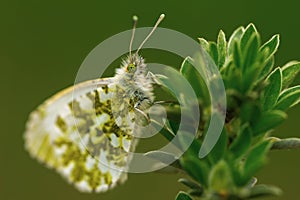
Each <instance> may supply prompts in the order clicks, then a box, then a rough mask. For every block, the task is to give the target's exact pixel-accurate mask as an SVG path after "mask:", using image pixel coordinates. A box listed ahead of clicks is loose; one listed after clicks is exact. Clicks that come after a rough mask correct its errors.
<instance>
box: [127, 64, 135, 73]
mask: <svg viewBox="0 0 300 200" xmlns="http://www.w3.org/2000/svg"><path fill="white" fill-rule="evenodd" d="M135 69H136V66H135V65H134V64H132V63H131V64H129V65H128V66H127V71H128V72H133V71H134V70H135Z"/></svg>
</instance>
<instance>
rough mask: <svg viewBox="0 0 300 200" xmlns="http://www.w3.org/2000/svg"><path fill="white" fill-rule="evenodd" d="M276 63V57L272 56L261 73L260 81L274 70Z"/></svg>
mask: <svg viewBox="0 0 300 200" xmlns="http://www.w3.org/2000/svg"><path fill="white" fill-rule="evenodd" d="M274 63H275V59H274V56H271V57H270V58H268V59H267V60H266V61H265V64H264V66H263V68H262V70H261V72H260V75H259V81H260V80H262V79H264V78H265V77H266V76H267V75H268V74H269V73H270V72H271V71H272V69H273V67H274Z"/></svg>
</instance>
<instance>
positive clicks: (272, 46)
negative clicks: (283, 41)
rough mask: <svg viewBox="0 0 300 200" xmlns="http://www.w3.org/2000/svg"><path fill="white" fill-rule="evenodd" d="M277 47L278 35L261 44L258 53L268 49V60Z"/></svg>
mask: <svg viewBox="0 0 300 200" xmlns="http://www.w3.org/2000/svg"><path fill="white" fill-rule="evenodd" d="M278 47H279V35H274V36H273V37H272V38H271V39H270V40H269V41H267V42H266V43H265V44H263V45H262V46H261V48H260V51H264V50H265V49H267V48H268V49H269V51H268V52H269V55H268V58H270V57H271V56H273V55H274V54H275V53H276V51H277V49H278Z"/></svg>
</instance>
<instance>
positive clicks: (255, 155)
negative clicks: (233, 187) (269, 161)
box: [243, 141, 272, 184]
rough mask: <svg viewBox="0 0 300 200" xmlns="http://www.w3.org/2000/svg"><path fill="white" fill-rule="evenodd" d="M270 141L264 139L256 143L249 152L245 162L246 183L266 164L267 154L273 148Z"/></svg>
mask: <svg viewBox="0 0 300 200" xmlns="http://www.w3.org/2000/svg"><path fill="white" fill-rule="evenodd" d="M271 146H272V144H271V142H270V141H263V142H261V143H259V144H258V145H256V146H255V147H254V148H253V149H252V150H251V151H250V153H249V154H248V156H247V158H246V160H245V164H244V170H243V171H244V175H243V176H244V181H245V182H244V183H245V184H246V183H247V182H249V181H250V180H251V178H252V177H253V176H254V174H255V173H256V172H257V171H258V170H259V169H260V168H261V167H262V166H263V165H264V164H265V161H266V154H267V152H268V151H269V149H270V148H271Z"/></svg>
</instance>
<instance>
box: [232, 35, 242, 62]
mask: <svg viewBox="0 0 300 200" xmlns="http://www.w3.org/2000/svg"><path fill="white" fill-rule="evenodd" d="M242 59H243V57H242V52H241V49H240V45H239V43H238V41H235V42H234V46H233V62H234V64H235V66H236V68H241V67H242V63H243V60H242Z"/></svg>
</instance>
